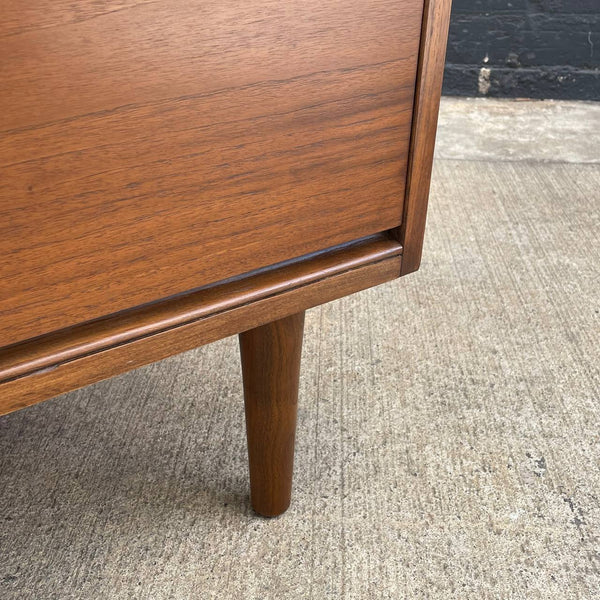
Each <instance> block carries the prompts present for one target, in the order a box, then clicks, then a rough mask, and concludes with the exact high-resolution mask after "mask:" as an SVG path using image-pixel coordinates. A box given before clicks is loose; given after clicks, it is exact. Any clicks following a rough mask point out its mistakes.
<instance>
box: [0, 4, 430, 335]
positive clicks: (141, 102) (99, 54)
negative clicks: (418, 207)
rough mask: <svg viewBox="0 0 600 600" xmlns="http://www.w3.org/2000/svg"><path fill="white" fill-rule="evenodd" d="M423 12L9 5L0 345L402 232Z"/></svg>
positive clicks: (409, 7) (2, 29)
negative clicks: (370, 236)
mask: <svg viewBox="0 0 600 600" xmlns="http://www.w3.org/2000/svg"><path fill="white" fill-rule="evenodd" d="M422 9H423V6H422V2H418V1H417V2H414V1H412V0H411V1H408V0H406V1H402V0H360V1H358V0H356V1H346V2H341V1H333V0H318V1H316V0H303V1H302V2H299V1H298V2H296V1H295V2H281V1H280V0H276V1H272V0H248V1H247V2H235V3H233V2H222V1H221V0H219V1H216V0H202V1H192V0H186V1H185V2H183V1H173V0H170V1H169V2H167V1H159V2H156V1H154V2H151V1H148V2H144V1H143V0H142V1H140V0H135V2H134V1H133V0H132V1H131V2H129V1H128V0H121V1H119V2H116V1H114V2H111V1H105V2H92V1H91V0H85V1H83V0H82V1H81V2H78V3H73V2H71V1H70V0H69V1H68V2H67V1H66V0H53V1H52V2H51V1H50V0H38V1H33V0H32V1H30V2H27V3H26V7H25V8H24V7H23V3H22V2H18V1H16V0H3V2H2V8H0V56H2V60H1V61H0V80H1V81H2V90H1V91H0V132H1V133H0V256H1V257H2V262H1V264H0V281H1V282H2V283H1V286H2V287H1V293H0V346H3V345H7V344H11V343H14V342H17V341H20V340H24V339H28V338H31V337H34V336H37V335H41V334H44V333H47V332H50V331H54V330H57V329H62V328H65V327H69V326H72V325H75V324H77V323H81V322H85V321H88V320H90V319H95V318H98V317H101V316H103V315H106V314H110V313H114V312H118V311H121V310H124V309H127V308H130V307H133V306H138V305H141V304H144V303H148V302H152V301H155V300H158V299H161V298H165V297H168V296H171V295H174V294H178V293H181V292H185V291H187V290H190V289H193V288H196V287H200V286H203V285H207V284H209V283H211V282H215V281H220V280H223V279H226V278H228V277H232V276H235V275H238V274H240V273H245V272H248V271H251V270H253V269H256V268H260V267H263V266H267V265H270V264H274V263H277V262H280V261H283V260H286V259H290V258H293V257H298V256H302V255H305V254H308V253H311V252H314V251H317V250H320V249H324V248H327V247H330V246H334V245H336V244H340V243H343V242H345V241H349V240H353V239H357V238H360V237H362V236H365V235H368V234H371V233H375V232H377V231H383V230H385V229H389V228H392V227H395V226H397V225H399V224H400V221H401V217H402V198H403V196H404V188H405V177H406V167H407V155H408V149H409V139H410V128H411V119H412V108H413V95H414V90H415V78H416V69H417V59H418V50H419V37H420V29H421V19H422Z"/></svg>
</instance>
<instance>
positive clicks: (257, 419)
mask: <svg viewBox="0 0 600 600" xmlns="http://www.w3.org/2000/svg"><path fill="white" fill-rule="evenodd" d="M303 334H304V312H301V313H297V314H295V315H290V316H289V317H285V318H284V319H279V320H277V321H273V322H271V323H267V324H266V325H262V326H261V327H256V328H254V329H250V330H249V331H245V332H243V333H241V334H240V355H241V359H242V374H243V377H244V405H245V407H246V437H247V438H248V459H249V464H250V499H251V502H252V508H254V510H255V511H256V512H257V513H258V514H260V515H263V516H265V517H276V516H279V515H281V514H282V513H284V512H285V511H286V510H287V509H288V507H289V505H290V500H291V498H292V476H293V471H294V441H295V437H296V415H297V412H298V387H299V383H300V358H301V356H302V337H303Z"/></svg>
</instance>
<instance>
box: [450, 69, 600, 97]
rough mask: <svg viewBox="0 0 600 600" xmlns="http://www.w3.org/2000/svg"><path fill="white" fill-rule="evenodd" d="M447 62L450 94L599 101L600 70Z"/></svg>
mask: <svg viewBox="0 0 600 600" xmlns="http://www.w3.org/2000/svg"><path fill="white" fill-rule="evenodd" d="M483 68H484V69H487V71H482V67H481V66H479V65H453V64H447V65H446V69H445V74H444V91H443V93H444V94H445V95H448V96H479V97H492V98H535V99H550V98H552V99H556V100H597V101H598V100H600V70H599V69H591V70H588V69H576V68H572V67H531V68H517V69H515V68H509V67H502V68H498V67H483Z"/></svg>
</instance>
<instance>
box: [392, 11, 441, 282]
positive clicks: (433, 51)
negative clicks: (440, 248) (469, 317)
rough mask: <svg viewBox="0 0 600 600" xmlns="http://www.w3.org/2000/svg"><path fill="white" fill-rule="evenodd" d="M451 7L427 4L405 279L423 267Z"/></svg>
mask: <svg viewBox="0 0 600 600" xmlns="http://www.w3.org/2000/svg"><path fill="white" fill-rule="evenodd" d="M451 6H452V0H426V2H425V9H424V11H425V12H424V19H423V33H422V38H421V49H420V57H419V71H418V75H417V90H416V97H415V103H414V118H413V126H412V127H413V130H412V137H411V148H410V160H409V167H408V177H407V186H406V198H405V201H404V218H403V220H402V226H401V227H400V228H399V229H398V230H397V236H398V239H399V241H400V243H401V244H402V246H403V247H404V258H403V261H402V275H406V274H408V273H412V272H413V271H416V270H417V269H418V268H419V265H420V264H421V255H422V252H423V239H424V236H425V221H426V218H427V202H428V199H429V186H430V182H431V170H432V166H433V153H434V149H435V135H436V130H437V122H438V112H439V108H440V96H441V93H442V82H443V79H444V64H445V60H446V45H447V41H448V27H449V23H450V9H451Z"/></svg>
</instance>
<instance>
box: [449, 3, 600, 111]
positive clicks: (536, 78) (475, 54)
mask: <svg viewBox="0 0 600 600" xmlns="http://www.w3.org/2000/svg"><path fill="white" fill-rule="evenodd" d="M446 60H447V63H446V75H445V79H444V93H445V94H449V95H459V96H496V97H513V98H514V97H521V98H557V99H558V98H562V99H580V100H600V0H510V1H509V0H454V4H453V9H452V21H451V24H450V38H449V41H448V55H447V59H446Z"/></svg>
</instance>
